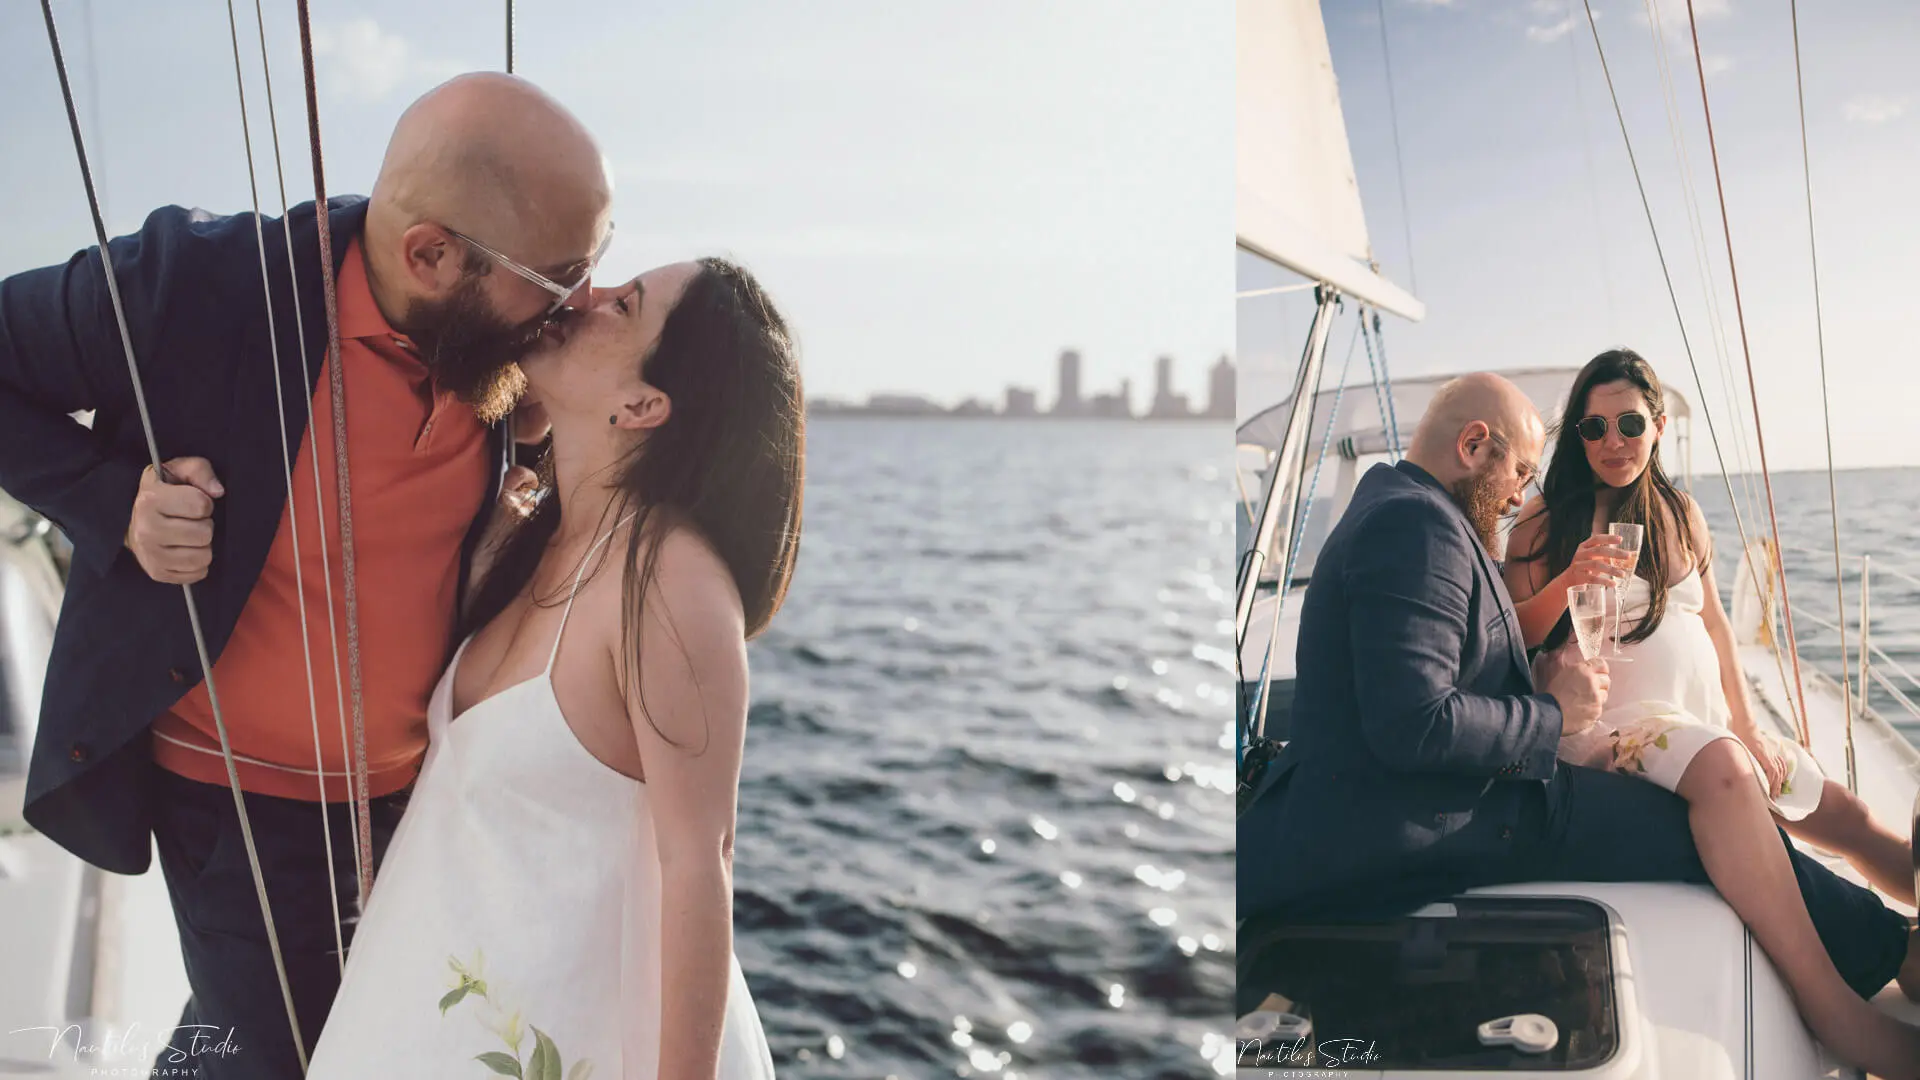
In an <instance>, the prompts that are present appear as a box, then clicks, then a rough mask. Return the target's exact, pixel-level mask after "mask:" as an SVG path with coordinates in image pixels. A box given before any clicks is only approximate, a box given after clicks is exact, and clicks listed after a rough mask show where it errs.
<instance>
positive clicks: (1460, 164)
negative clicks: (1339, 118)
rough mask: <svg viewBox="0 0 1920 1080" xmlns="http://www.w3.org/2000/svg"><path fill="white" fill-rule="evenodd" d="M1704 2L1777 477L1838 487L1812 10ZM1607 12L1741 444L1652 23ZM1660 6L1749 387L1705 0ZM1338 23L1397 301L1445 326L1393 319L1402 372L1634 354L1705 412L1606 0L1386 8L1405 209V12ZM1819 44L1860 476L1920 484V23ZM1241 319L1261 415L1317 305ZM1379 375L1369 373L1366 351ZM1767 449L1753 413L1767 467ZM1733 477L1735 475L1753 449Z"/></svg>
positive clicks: (1398, 43) (1870, 13)
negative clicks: (1419, 303)
mask: <svg viewBox="0 0 1920 1080" xmlns="http://www.w3.org/2000/svg"><path fill="white" fill-rule="evenodd" d="M1694 7H1695V11H1696V13H1697V14H1698V15H1699V19H1700V21H1699V31H1700V41H1701V52H1702V54H1703V55H1704V57H1705V62H1706V67H1707V72H1708V74H1707V87H1708V92H1709V94H1710V100H1711V104H1712V107H1713V122H1714V133H1715V135H1716V137H1717V139H1718V141H1719V150H1720V162H1721V167H1722V170H1723V173H1724V176H1725V182H1726V195H1727V202H1728V212H1729V215H1730V216H1731V219H1732V230H1733V244H1734V256H1735V259H1736V260H1737V264H1736V265H1737V269H1738V272H1739V280H1740V287H1741V297H1742V299H1743V301H1744V305H1745V309H1746V323H1747V331H1748V336H1749V342H1750V344H1751V347H1752V351H1753V363H1754V368H1755V375H1756V382H1757V385H1758V387H1759V399H1760V406H1761V419H1762V423H1763V425H1764V427H1763V432H1764V434H1765V436H1766V440H1767V451H1768V457H1769V461H1770V463H1771V464H1772V465H1773V466H1774V467H1775V468H1783V467H1785V468H1791V467H1801V468H1804V467H1816V466H1818V465H1820V464H1821V462H1822V461H1823V460H1824V458H1823V451H1822V447H1821V438H1822V436H1821V425H1820V413H1819V400H1820V398H1819V394H1820V383H1819V374H1818V372H1819V368H1818V363H1819V357H1818V352H1817V349H1816V338H1815V327H1814V302H1813V277H1812V273H1811V271H1810V262H1809V257H1808V249H1807V204H1806V195H1805V189H1804V187H1803V182H1802V176H1801V154H1800V141H1799V139H1800V136H1799V121H1798V111H1797V106H1796V104H1795V90H1794V71H1793V38H1792V28H1791V24H1790V23H1789V18H1788V7H1787V5H1786V4H1785V3H1779V2H1770V3H1765V4H1762V3H1758V2H1755V0H1696V2H1695V5H1694ZM1594 8H1595V10H1596V11H1597V12H1599V15H1600V18H1599V20H1598V22H1599V27H1600V34H1601V39H1602V42H1603V43H1604V44H1605V46H1606V50H1607V52H1606V56H1607V61H1608V63H1609V64H1610V65H1611V66H1612V69H1613V77H1614V81H1615V84H1616V86H1617V87H1618V90H1619V93H1620V97H1621V102H1622V106H1623V108H1624V110H1625V113H1626V119H1627V125H1628V130H1629V133H1630V134H1631V135H1632V137H1633V149H1634V153H1635V154H1636V155H1637V156H1638V157H1639V160H1640V166H1641V169H1642V172H1643V173H1644V175H1645V177H1646V182H1647V186H1648V194H1649V196H1650V198H1651V200H1652V202H1653V206H1654V212H1655V216H1656V221H1657V222H1658V225H1659V229H1660V241H1661V244H1662V245H1663V246H1664V248H1665V250H1666V255H1667V259H1668V262H1669V265H1670V266H1671V267H1672V268H1673V273H1674V284H1675V287H1676V289H1677V290H1678V291H1679V295H1680V302H1681V307H1682V310H1683V312H1684V313H1685V315H1686V318H1687V320H1688V326H1687V332H1688V335H1689V337H1690V339H1691V340H1692V342H1693V347H1694V353H1695V356H1696V358H1697V359H1698V361H1699V363H1700V365H1701V373H1702V377H1703V379H1704V381H1706V382H1707V383H1708V384H1709V385H1708V392H1707V393H1706V395H1705V402H1704V403H1705V404H1706V406H1707V407H1708V408H1711V409H1712V410H1714V417H1715V420H1716V422H1718V423H1720V425H1721V430H1722V433H1723V436H1724V435H1725V434H1726V433H1727V432H1728V430H1729V428H1730V427H1731V425H1732V415H1731V414H1730V411H1729V405H1728V402H1727V400H1726V395H1725V394H1724V392H1721V391H1720V388H1721V387H1722V386H1723V385H1724V383H1723V380H1722V379H1721V377H1720V375H1719V374H1718V372H1719V370H1720V368H1719V361H1718V360H1717V359H1716V354H1715V351H1714V346H1713V338H1712V334H1711V332H1710V329H1709V327H1710V323H1709V320H1708V318H1707V304H1706V300H1705V298H1704V296H1703V289H1702V283H1701V282H1702V276H1701V274H1700V271H1699V269H1698V267H1699V265H1700V263H1699V256H1698V255H1697V254H1696V247H1695V244H1694V241H1693V238H1692V232H1691V229H1690V226H1689V224H1688V218H1687V214H1686V209H1685V207H1686V203H1685V199H1684V195H1683V190H1684V189H1683V187H1682V185H1681V179H1680V177H1681V174H1680V168H1679V165H1678V163H1677V159H1676V152H1675V148H1674V138H1673V136H1672V134H1671V133H1670V131H1671V129H1670V127H1669V124H1668V122H1667V110H1666V104H1665V99H1664V97H1663V95H1662V92H1661V84H1660V79H1659V74H1658V68H1657V66H1656V57H1657V56H1658V55H1659V51H1658V50H1657V49H1656V46H1655V43H1654V40H1653V26H1652V23H1651V20H1650V19H1649V18H1648V16H1647V14H1646V13H1647V10H1648V5H1647V3H1646V2H1645V0H1594ZM1658 11H1659V14H1660V16H1661V23H1662V30H1663V32H1664V34H1665V36H1666V49H1667V52H1668V54H1669V59H1670V62H1671V64H1672V70H1673V79H1674V92H1675V100H1676V102H1677V105H1678V110H1679V115H1680V118H1681V121H1682V123H1681V127H1680V131H1681V133H1682V135H1683V136H1684V138H1685V140H1686V142H1685V145H1686V148H1687V153H1688V156H1689V158H1690V162H1691V167H1692V170H1693V176H1694V182H1695V190H1696V193H1697V196H1698V199H1699V202H1698V208H1699V211H1700V214H1701V225H1702V230H1703V235H1704V238H1705V241H1706V250H1707V251H1708V253H1709V258H1710V260H1711V265H1712V267H1713V268H1714V270H1713V276H1714V280H1715V282H1716V291H1717V294H1718V298H1719V301H1720V305H1721V308H1722V311H1723V316H1724V324H1725V328H1726V334H1727V348H1728V355H1729V356H1730V357H1731V359H1732V363H1733V366H1734V370H1735V372H1736V374H1737V376H1738V379H1739V385H1740V386H1741V387H1743V388H1744V387H1745V385H1746V375H1745V366H1744V361H1743V359H1742V357H1741V353H1740V349H1739V338H1738V334H1737V330H1736V327H1735V318H1734V305H1733V293H1732V289H1731V287H1730V284H1729V281H1728V275H1727V259H1726V249H1725V240H1724V239H1723V236H1722V233H1721V231H1720V213H1719V209H1718V204H1717V202H1716V200H1715V197H1714V192H1713V170H1712V164H1711V160H1710V158H1709V156H1708V147H1707V141H1706V133H1705V128H1704V125H1703V123H1702V120H1701V105H1700V87H1699V82H1698V80H1697V77H1696V75H1695V71H1694V61H1693V54H1692V48H1691V45H1690V43H1689V35H1688V30H1687V14H1686V3H1685V0H1660V3H1659V4H1658ZM1322 12H1323V14H1324V16H1325V19H1326V23H1327V32H1328V37H1329V39H1330V43H1331V45H1332V50H1333V62H1334V70H1335V72H1336V74H1337V76H1338V77H1339V80H1340V95H1341V99H1342V104H1343V106H1344V108H1345V112H1346V120H1347V129H1348V133H1349V138H1350V140H1351V142H1352V144H1353V155H1354V162H1355V167H1356V171H1357V174H1358V178H1359V182H1360V188H1361V195H1362V198H1363V200H1364V204H1365V208H1366V216H1367V223H1368V227H1369V230H1370V233H1371V236H1372V242H1373V245H1374V251H1375V255H1376V257H1377V258H1378V259H1379V261H1380V262H1381V263H1382V265H1383V267H1384V269H1385V271H1386V272H1387V274H1388V275H1389V276H1390V277H1392V278H1393V279H1394V280H1395V281H1396V282H1398V283H1400V284H1401V285H1403V286H1407V285H1414V284H1417V290H1416V291H1417V294H1418V295H1419V296H1420V297H1421V299H1423V300H1425V301H1426V302H1427V305H1428V311H1429V314H1428V317H1427V319H1426V321H1425V322H1423V323H1420V324H1409V323H1406V322H1404V321H1399V320H1389V322H1388V325H1387V329H1386V336H1387V346H1388V352H1389V355H1390V357H1391V358H1392V361H1393V371H1394V373H1395V374H1396V375H1400V374H1418V373H1438V372H1453V371H1462V370H1469V369H1474V368H1506V367H1521V366H1541V365H1557V364H1568V365H1575V366H1577V365H1579V364H1580V363H1583V362H1584V361H1586V360H1587V359H1590V358H1591V357H1592V356H1593V355H1594V354H1595V353H1597V352H1600V351H1602V350H1603V349H1605V348H1607V347H1610V346H1611V345H1613V344H1616V343H1618V344H1625V345H1629V346H1631V347H1633V348H1636V349H1638V350H1640V351H1641V352H1642V353H1643V354H1645V355H1646V356H1647V357H1648V359H1649V360H1651V361H1652V362H1653V364H1654V367H1655V369H1656V370H1658V371H1659V372H1660V373H1661V375H1662V377H1663V378H1665V379H1667V380H1669V381H1672V382H1675V383H1676V384H1677V385H1679V387H1680V388H1681V389H1682V391H1683V392H1688V393H1692V392H1693V391H1694V383H1693V379H1692V377H1691V375H1690V374H1689V373H1688V368H1687V361H1686V356H1685V353H1684V352H1683V350H1682V348H1681V339H1680V335H1679V332H1678V330H1677V328H1676V322H1675V319H1674V315H1673V311H1672V307H1671V304H1670V302H1669V300H1668V298H1667V292H1666V287H1665V285H1664V284H1663V283H1662V280H1661V276H1660V267H1659V263H1658V261H1657V260H1656V257H1655V254H1654V247H1653V243H1652V240H1651V238H1650V234H1649V230H1648V227H1647V223H1646V220H1645V217H1644V214H1643V211H1642V210H1641V205H1640V199H1639V195H1638V194H1637V193H1636V191H1635V188H1634V184H1633V175H1632V172H1631V170H1630V168H1629V166H1628V162H1627V157H1626V151H1625V149H1624V146H1623V144H1622V142H1621V136H1620V131H1619V127H1618V124H1617V123H1616V121H1615V119H1614V113H1613V109H1612V106H1611V105H1610V104H1609V102H1608V100H1607V97H1606V86H1605V84H1604V82H1603V81H1602V76H1601V71H1600V65H1599V61H1598V59H1597V57H1596V54H1595V51H1594V45H1593V40H1592V36H1591V33H1590V32H1589V30H1588V27H1587V23H1586V21H1585V16H1584V11H1583V9H1582V8H1581V5H1580V3H1579V2H1578V0H1573V2H1572V3H1568V2H1567V0H1386V12H1387V19H1386V26H1387V30H1388V34H1389V47H1390V50H1391V55H1392V64H1393V79H1394V91H1395V95H1396V98H1397V105H1398V109H1399V131H1400V146H1401V150H1402V153H1403V158H1404V164H1405V171H1406V204H1407V211H1408V212H1407V214H1405V215H1403V214H1402V211H1401V189H1400V184H1399V180H1398V178H1397V177H1396V174H1395V169H1394V149H1393V127H1392V125H1391V123H1390V120H1389V109H1388V97H1387V86H1386V79H1385V73H1384V66H1383V61H1382V49H1381V33H1380V20H1379V16H1378V14H1377V12H1378V7H1377V5H1376V4H1375V3H1374V2H1372V0H1367V2H1360V0H1326V2H1325V3H1324V4H1323V5H1322ZM1800 39H1801V55H1802V60H1803V63H1804V65H1805V77H1806V84H1807V85H1806V95H1807V126H1808V133H1807V134H1808V140H1809V143H1810V146H1811V152H1812V154H1811V156H1812V168H1813V181H1814V195H1815V202H1814V212H1815V215H1816V221H1817V224H1818V233H1817V238H1818V241H1819V252H1820V287H1821V298H1822V302H1823V310H1824V316H1825V326H1826V342H1827V364H1828V371H1829V386H1830V390H1831V394H1832V412H1833V421H1834V429H1835V430H1834V448H1835V455H1836V458H1837V459H1838V461H1839V463H1840V464H1841V465H1843V466H1847V465H1867V464H1915V463H1920V435H1917V433H1916V425H1915V423H1914V408H1915V405H1916V403H1920V304H1916V303H1915V302H1914V297H1913V295H1912V290H1913V289H1914V287H1915V285H1916V284H1920V259H1916V255H1915V251H1916V247H1920V206H1916V204H1915V200H1914V197H1913V194H1912V192H1913V188H1914V178H1915V176H1916V174H1917V173H1920V115H1917V114H1916V110H1920V6H1916V5H1913V4H1911V3H1908V2H1905V0H1864V2H1860V3H1851V4H1825V3H1803V4H1801V5H1800ZM1580 106H1584V107H1580ZM1589 161H1591V167H1589V164H1588V163H1589ZM1409 223H1410V224H1411V234H1412V244H1411V247H1412V257H1411V260H1409V255H1408V243H1407V240H1406V237H1407V233H1408V228H1407V227H1408V224H1409ZM1250 263H1251V260H1249V259H1247V258H1246V257H1245V256H1242V257H1241V265H1240V267H1239V278H1240V287H1241V288H1248V287H1257V286H1261V285H1266V284H1271V283H1275V282H1277V281H1278V280H1279V279H1278V277H1277V276H1276V275H1273V274H1272V272H1271V270H1270V269H1265V268H1262V267H1260V266H1258V265H1257V264H1254V265H1250ZM1410 263H1411V265H1410ZM1263 271H1264V272H1263ZM1237 308H1238V314H1239V323H1240V336H1239V343H1240V352H1241V356H1242V360H1243V364H1244V365H1245V367H1247V368H1252V369H1253V374H1252V375H1251V376H1250V377H1249V378H1247V379H1246V380H1244V381H1243V399H1244V397H1245V390H1246V389H1250V388H1251V387H1253V386H1254V385H1256V384H1258V383H1260V382H1261V379H1262V375H1263V374H1264V376H1265V380H1266V381H1265V384H1264V385H1267V386H1271V385H1272V379H1273V374H1274V372H1275V371H1276V370H1278V369H1281V368H1284V369H1285V370H1286V371H1287V372H1291V370H1292V367H1293V365H1294V364H1295V363H1296V362H1297V356H1298V351H1299V347H1300V344H1301V341H1302V340H1303V339H1304V336H1305V332H1306V327H1307V322H1308V312H1309V301H1308V300H1307V298H1306V297H1305V296H1303V295H1289V296H1287V297H1285V298H1284V299H1275V298H1271V297H1268V298H1259V299H1249V300H1242V301H1240V302H1239V303H1238V305H1237ZM1350 333H1351V329H1350V326H1349V325H1347V324H1345V323H1343V324H1342V326H1341V327H1340V328H1339V329H1337V330H1336V333H1335V337H1334V341H1335V345H1336V347H1335V349H1334V350H1333V353H1334V361H1335V363H1336V365H1337V363H1338V361H1339V359H1340V358H1341V357H1342V356H1343V355H1344V352H1343V350H1344V347H1345V345H1346V342H1347V340H1348V336H1349V334H1350ZM1356 366H1357V369H1358V370H1359V371H1360V372H1361V373H1362V375H1364V372H1365V363H1364V357H1363V358H1362V359H1361V360H1360V361H1359V362H1357V365H1356ZM1336 372H1337V367H1336ZM1329 385H1331V384H1329ZM1269 392H1270V391H1269ZM1743 392H1744V391H1743ZM1695 398H1696V400H1699V396H1698V395H1697V394H1696V395H1695ZM1246 404H1248V403H1247V402H1245V401H1244V400H1243V409H1244V408H1245V407H1246ZM1742 407H1743V408H1746V409H1750V408H1751V406H1750V405H1745V404H1744V403H1743V405H1742ZM1752 429H1753V423H1752V418H1751V413H1750V412H1749V413H1746V414H1745V423H1744V425H1743V430H1744V431H1745V432H1747V444H1746V445H1747V454H1748V455H1749V457H1751V454H1752V448H1751V447H1752V441H1751V432H1752ZM1695 434H1696V447H1695V455H1694V456H1695V465H1696V468H1699V469H1710V468H1712V464H1711V463H1712V457H1713V455H1712V452H1711V448H1710V447H1709V446H1708V444H1707V440H1706V429H1705V425H1704V424H1703V423H1698V422H1696V425H1695ZM1729 455H1730V462H1729V464H1730V465H1733V464H1734V461H1733V460H1731V455H1732V449H1731V448H1729ZM1736 467H1737V466H1736Z"/></svg>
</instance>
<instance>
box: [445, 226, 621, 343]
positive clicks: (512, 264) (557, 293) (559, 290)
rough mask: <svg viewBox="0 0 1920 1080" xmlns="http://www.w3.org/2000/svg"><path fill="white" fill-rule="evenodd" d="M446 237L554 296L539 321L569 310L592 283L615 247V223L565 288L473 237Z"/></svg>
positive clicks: (456, 233) (454, 233)
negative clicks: (594, 275)
mask: <svg viewBox="0 0 1920 1080" xmlns="http://www.w3.org/2000/svg"><path fill="white" fill-rule="evenodd" d="M441 228H443V229H447V227H446V226H445V225H442V226H441ZM447 235H448V236H451V237H453V238H454V239H456V240H459V241H462V242H464V243H467V244H471V245H473V247H474V249H475V250H477V251H479V252H480V254H482V255H485V256H486V257H488V258H490V259H492V260H493V261H494V262H497V263H499V264H500V265H501V266H504V267H506V268H507V269H509V270H511V271H513V272H514V273H516V274H518V275H520V276H521V277H523V278H526V279H527V280H528V281H531V282H533V283H534V284H535V285H538V286H540V287H541V288H543V289H545V290H547V291H548V292H550V293H552V294H553V296H554V301H553V306H552V307H549V308H547V310H546V311H544V312H541V314H540V317H541V318H542V319H550V318H552V317H553V315H554V313H555V312H557V311H559V310H560V309H561V308H563V307H565V306H567V301H569V300H571V299H573V296H574V294H575V293H577V292H579V291H580V289H581V288H582V287H583V286H585V285H586V283H587V282H589V281H592V280H593V271H594V269H595V268H596V267H598V266H599V265H600V260H601V258H603V257H604V256H605V255H606V253H607V248H609V247H611V246H612V245H613V223H612V222H608V223H607V235H606V238H605V239H603V240H601V241H600V248H599V250H597V251H595V252H594V253H593V257H592V258H590V259H588V260H587V265H586V266H585V267H583V268H581V270H580V276H579V277H577V278H575V279H574V280H573V284H571V285H562V284H560V283H559V282H557V281H555V280H553V279H552V278H550V277H548V276H547V275H545V274H543V273H541V272H540V271H538V270H535V269H534V268H532V267H531V266H527V265H526V264H524V263H521V262H519V261H518V260H515V259H513V258H511V257H510V256H507V255H502V254H501V253H500V252H498V251H495V250H494V249H492V248H490V247H488V246H487V245H485V244H483V243H481V242H480V241H478V240H475V239H474V238H473V237H471V236H468V235H467V234H466V233H463V232H460V231H458V230H456V229H447Z"/></svg>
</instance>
